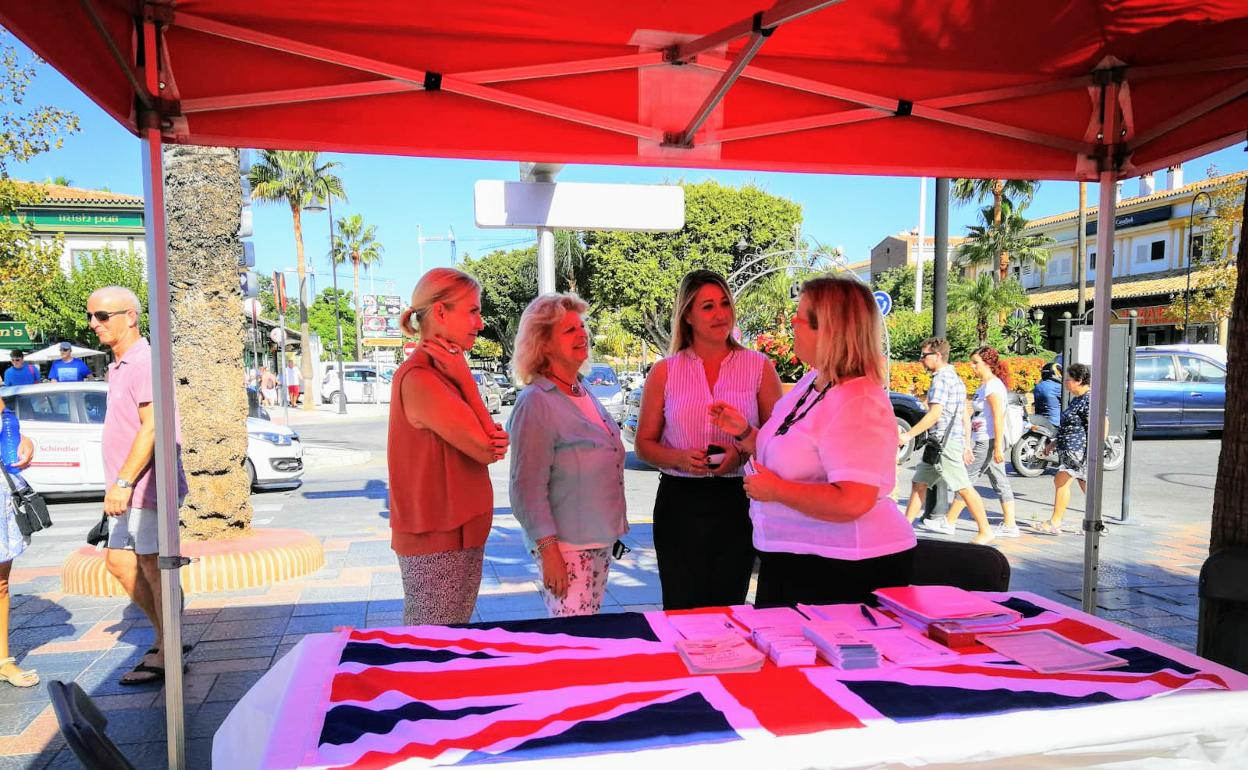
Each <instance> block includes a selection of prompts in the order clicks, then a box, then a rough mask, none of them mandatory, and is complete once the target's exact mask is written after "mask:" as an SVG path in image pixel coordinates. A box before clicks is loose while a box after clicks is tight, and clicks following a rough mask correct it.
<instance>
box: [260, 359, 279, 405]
mask: <svg viewBox="0 0 1248 770" xmlns="http://www.w3.org/2000/svg"><path fill="white" fill-rule="evenodd" d="M260 398H261V399H262V400H263V401H264V405H265V406H277V405H278V403H277V401H278V397H277V376H276V375H275V374H273V372H270V371H269V370H268V369H266V368H265V367H263V366H262V367H260Z"/></svg>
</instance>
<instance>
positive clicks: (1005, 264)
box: [992, 179, 1010, 286]
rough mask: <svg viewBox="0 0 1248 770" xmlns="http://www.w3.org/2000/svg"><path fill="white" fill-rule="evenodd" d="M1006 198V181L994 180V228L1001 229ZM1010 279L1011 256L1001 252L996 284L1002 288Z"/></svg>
mask: <svg viewBox="0 0 1248 770" xmlns="http://www.w3.org/2000/svg"><path fill="white" fill-rule="evenodd" d="M1004 198H1005V180H1004V179H994V180H992V226H993V227H995V228H997V229H998V230H1000V229H1001V201H1002V200H1003V199H1004ZM1009 277H1010V255H1009V253H1008V252H1004V251H1003V252H1001V253H1000V254H999V255H998V256H997V279H996V284H997V285H998V286H1000V285H1001V284H1003V283H1005V282H1006V280H1007V279H1008V278H1009Z"/></svg>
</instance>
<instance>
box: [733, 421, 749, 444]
mask: <svg viewBox="0 0 1248 770" xmlns="http://www.w3.org/2000/svg"><path fill="white" fill-rule="evenodd" d="M752 430H754V426H753V425H746V426H745V430H743V431H741V432H740V433H738V434H737V435H735V436H733V437H732V438H733V440H734V441H745V439H746V438H747V437H749V435H750V431H752Z"/></svg>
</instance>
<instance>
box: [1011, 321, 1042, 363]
mask: <svg viewBox="0 0 1248 770" xmlns="http://www.w3.org/2000/svg"><path fill="white" fill-rule="evenodd" d="M1002 335H1003V336H1004V337H1005V339H1006V340H1007V342H1008V344H1009V349H1010V350H1013V351H1014V352H1015V353H1018V354H1019V355H1033V354H1037V353H1043V352H1044V350H1045V347H1044V327H1042V326H1041V325H1040V324H1038V323H1036V322H1035V321H1032V320H1031V319H1029V318H1027V317H1025V316H1018V315H1012V316H1010V317H1009V318H1007V319H1005V328H1004V329H1003V330H1002ZM1004 350H1005V349H1004V348H1002V351H1004Z"/></svg>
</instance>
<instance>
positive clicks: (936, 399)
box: [897, 337, 993, 543]
mask: <svg viewBox="0 0 1248 770" xmlns="http://www.w3.org/2000/svg"><path fill="white" fill-rule="evenodd" d="M920 351H921V354H920V356H919V360H920V362H921V363H922V364H923V367H924V368H925V369H927V370H928V371H929V372H931V373H932V385H931V388H930V389H929V390H928V391H927V414H926V415H924V416H923V418H922V419H921V420H919V422H918V423H917V424H916V425H915V426H914V427H912V428H911V429H910V430H908V431H904V432H901V433H899V434H898V437H897V442H898V444H899V445H903V446H904V445H905V444H907V443H909V441H910V440H911V439H913V438H917V437H918V436H921V435H923V434H924V433H928V441H927V442H925V444H926V445H925V447H924V451H923V456H922V459H920V460H919V463H918V465H917V466H916V467H915V471H914V478H913V480H912V482H911V486H910V502H909V504H907V506H906V519H907V520H908V521H911V522H913V521H914V520H915V519H917V518H919V515H920V514H921V513H922V512H923V501H924V498H925V497H926V496H927V489H928V487H929V486H931V485H932V484H935V483H937V482H939V481H944V482H945V485H946V487H947V488H948V489H951V490H953V491H954V492H956V493H957V495H958V496H959V497H961V498H962V502H963V503H965V504H966V507H967V508H968V509H970V511H971V516H972V517H973V518H974V519H975V524H976V526H978V527H979V533H978V534H976V535H975V537H974V538H973V539H972V540H971V542H972V543H990V542H992V539H993V534H992V529H991V528H990V527H989V526H988V516H987V515H986V514H985V513H984V501H983V499H982V498H981V497H980V496H979V492H977V491H976V490H975V487H974V486H973V485H972V484H971V478H970V476H968V475H967V472H966V464H967V463H971V462H973V461H974V460H975V455H974V453H973V452H972V451H971V448H970V447H969V446H966V443H965V437H966V436H967V434H968V433H969V429H970V423H971V420H970V415H969V414H967V411H968V410H967V408H966V385H965V383H963V382H962V378H961V377H959V376H958V373H957V371H956V370H955V369H954V368H953V364H950V363H949V342H948V341H947V340H945V339H943V338H941V337H929V338H928V339H925V340H923V343H922V345H921V346H920ZM929 429H934V430H931V431H930V432H929ZM924 526H925V527H926V528H927V529H929V530H931V531H933V532H939V533H942V534H946V535H952V534H953V533H954V526H953V525H952V523H951V522H949V520H948V519H947V518H942V517H939V516H936V517H933V518H932V520H931V521H926V522H924Z"/></svg>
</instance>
